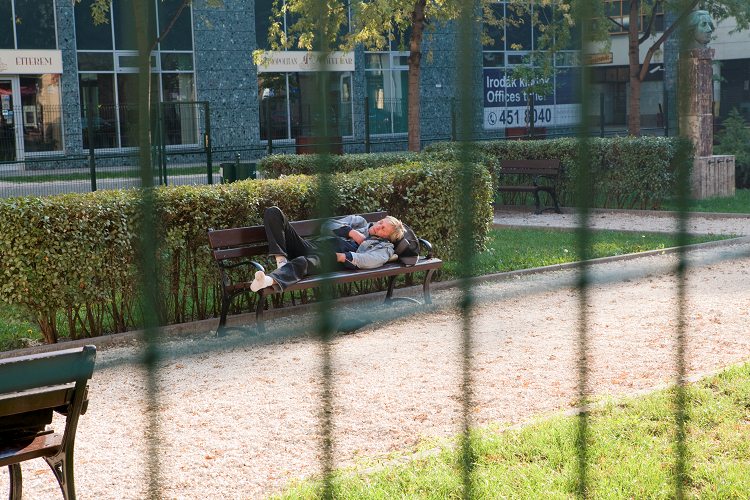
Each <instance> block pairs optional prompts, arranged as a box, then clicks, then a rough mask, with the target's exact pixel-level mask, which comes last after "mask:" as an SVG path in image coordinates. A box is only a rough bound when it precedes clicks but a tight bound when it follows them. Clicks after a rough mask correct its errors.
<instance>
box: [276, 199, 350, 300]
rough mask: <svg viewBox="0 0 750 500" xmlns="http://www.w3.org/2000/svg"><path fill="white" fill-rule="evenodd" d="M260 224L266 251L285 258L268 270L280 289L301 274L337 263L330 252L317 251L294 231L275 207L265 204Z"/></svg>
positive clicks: (331, 267)
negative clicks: (284, 261)
mask: <svg viewBox="0 0 750 500" xmlns="http://www.w3.org/2000/svg"><path fill="white" fill-rule="evenodd" d="M263 226H264V227H265V228H266V238H267V239H268V255H283V256H284V257H286V258H287V263H286V264H284V265H283V266H281V267H280V268H278V269H276V270H274V271H272V272H271V273H269V276H271V277H272V278H273V279H274V281H275V282H276V283H278V285H279V287H280V288H281V289H282V290H285V289H286V288H287V287H288V286H289V285H293V284H294V283H297V282H298V281H300V280H301V279H302V278H304V277H305V276H309V275H313V274H320V273H321V272H322V271H323V269H324V268H326V267H327V268H328V269H335V268H336V267H337V263H336V257H335V254H334V252H332V251H328V252H321V251H320V248H318V246H316V245H315V244H314V243H311V242H309V241H307V240H306V239H304V238H302V237H301V236H300V235H299V234H297V231H295V230H294V228H293V227H292V226H291V224H289V220H288V219H287V217H286V215H285V214H284V212H282V211H281V209H280V208H279V207H269V208H266V210H265V212H264V213H263Z"/></svg>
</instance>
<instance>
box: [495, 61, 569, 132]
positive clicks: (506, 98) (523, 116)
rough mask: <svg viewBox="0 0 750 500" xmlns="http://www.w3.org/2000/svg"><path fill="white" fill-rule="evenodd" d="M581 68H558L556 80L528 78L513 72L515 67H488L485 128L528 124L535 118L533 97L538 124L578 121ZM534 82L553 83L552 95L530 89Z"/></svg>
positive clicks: (563, 124)
mask: <svg viewBox="0 0 750 500" xmlns="http://www.w3.org/2000/svg"><path fill="white" fill-rule="evenodd" d="M577 75H578V73H577V71H576V70H573V69H567V68H566V69H564V70H558V73H557V74H556V75H555V77H554V78H553V79H552V80H549V79H546V80H544V81H542V82H536V81H534V82H527V81H525V80H523V79H520V78H517V77H515V76H514V75H513V71H512V70H503V69H498V68H486V69H485V70H484V72H483V74H482V81H483V87H484V124H483V127H484V129H485V130H498V129H505V128H514V127H527V126H528V125H529V123H530V122H531V117H530V116H529V113H530V109H529V100H530V99H532V98H533V99H534V126H535V127H553V126H567V125H575V124H577V123H578V115H579V113H580V104H579V103H577V102H576V99H575V87H574V85H575V82H576V81H577ZM534 83H549V84H551V85H552V88H553V91H552V92H551V93H550V94H548V95H541V94H535V93H531V92H529V90H528V89H529V87H531V86H532V84H534Z"/></svg>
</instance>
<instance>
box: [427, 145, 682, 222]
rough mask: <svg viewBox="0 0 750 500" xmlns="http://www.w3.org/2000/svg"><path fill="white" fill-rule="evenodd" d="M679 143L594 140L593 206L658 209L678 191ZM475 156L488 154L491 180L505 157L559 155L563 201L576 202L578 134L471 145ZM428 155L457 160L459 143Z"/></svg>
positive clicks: (506, 199) (506, 197)
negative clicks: (557, 137) (535, 139)
mask: <svg viewBox="0 0 750 500" xmlns="http://www.w3.org/2000/svg"><path fill="white" fill-rule="evenodd" d="M679 147H690V146H689V143H687V142H686V141H684V140H683V139H679V138H663V137H638V138H634V137H616V138H606V139H602V138H593V139H591V140H590V143H589V159H590V161H591V178H590V182H591V183H592V185H591V187H592V192H593V200H591V203H592V205H593V206H596V207H602V208H634V207H638V208H642V209H646V208H659V207H660V206H661V204H662V202H663V201H664V200H665V199H667V198H669V197H671V196H672V195H673V194H674V189H675V179H676V177H675V174H676V165H675V158H676V157H677V156H676V155H677V151H678V148H679ZM472 150H473V154H474V155H477V156H478V157H488V158H491V159H492V160H488V163H486V164H487V166H488V167H489V168H490V169H491V170H492V171H493V178H495V179H496V178H497V177H496V175H497V172H498V171H499V168H500V162H501V161H502V160H522V159H526V160H535V159H538V160H544V159H560V162H561V164H562V166H563V176H562V181H561V186H560V188H559V195H560V201H561V203H562V204H563V205H568V206H572V205H575V204H576V200H575V187H574V182H575V178H576V174H577V172H578V168H579V165H580V162H579V141H578V140H577V139H576V138H562V139H547V140H538V141H512V140H503V141H487V142H479V143H474V144H472ZM425 153H427V154H431V155H434V154H439V155H441V157H442V158H445V159H449V158H457V157H458V155H459V150H458V144H457V143H439V144H433V145H430V146H428V147H427V148H425ZM499 198H500V199H499V200H498V201H499V202H501V203H508V204H510V203H513V202H517V201H518V200H519V198H520V197H519V195H518V194H516V193H511V194H506V193H503V194H502V195H501V196H500V197H499Z"/></svg>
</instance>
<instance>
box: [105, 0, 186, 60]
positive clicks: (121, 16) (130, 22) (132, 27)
mask: <svg viewBox="0 0 750 500" xmlns="http://www.w3.org/2000/svg"><path fill="white" fill-rule="evenodd" d="M133 3H134V2H133V0H117V1H114V2H113V3H112V11H113V16H114V28H115V48H116V49H117V50H138V38H137V36H136V34H137V33H138V32H137V29H138V28H142V27H141V26H140V23H136V22H135V15H134V11H133ZM148 8H149V10H150V11H151V12H150V13H149V17H148V18H149V25H148V39H149V45H151V42H152V41H155V40H156V25H155V23H154V20H155V19H156V7H155V5H154V3H153V2H148ZM191 48H192V47H191Z"/></svg>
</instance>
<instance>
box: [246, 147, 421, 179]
mask: <svg viewBox="0 0 750 500" xmlns="http://www.w3.org/2000/svg"><path fill="white" fill-rule="evenodd" d="M417 157H418V155H417V153H408V152H401V153H366V154H347V155H329V156H328V158H329V169H330V170H329V172H331V173H335V172H339V173H341V172H352V171H355V170H365V169H370V168H379V167H388V166H392V165H398V164H401V163H405V162H408V161H413V160H415V159H416V158H417ZM319 169H320V159H319V156H318V155H312V154H309V155H292V154H286V155H284V154H281V155H270V156H266V157H265V158H263V159H261V160H260V161H259V162H258V170H260V171H261V172H262V174H263V176H264V177H265V178H268V179H276V178H278V177H281V176H282V175H298V174H305V175H314V174H316V173H317V172H319Z"/></svg>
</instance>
